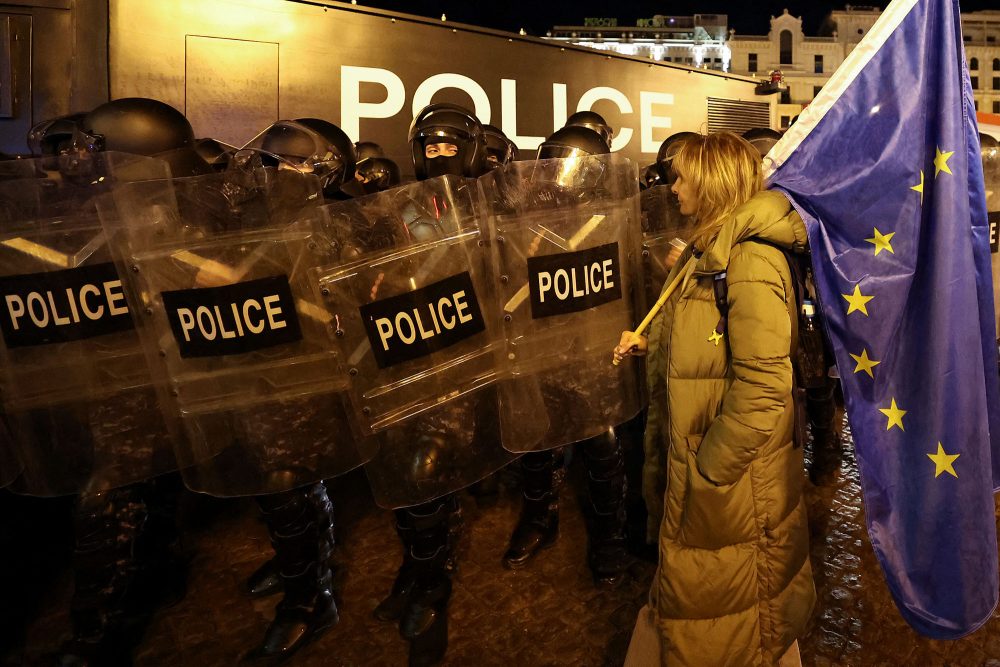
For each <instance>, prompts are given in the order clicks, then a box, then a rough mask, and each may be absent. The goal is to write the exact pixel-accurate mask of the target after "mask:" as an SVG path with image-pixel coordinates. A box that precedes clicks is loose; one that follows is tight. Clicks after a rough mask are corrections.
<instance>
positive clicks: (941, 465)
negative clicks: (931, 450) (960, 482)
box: [927, 442, 961, 478]
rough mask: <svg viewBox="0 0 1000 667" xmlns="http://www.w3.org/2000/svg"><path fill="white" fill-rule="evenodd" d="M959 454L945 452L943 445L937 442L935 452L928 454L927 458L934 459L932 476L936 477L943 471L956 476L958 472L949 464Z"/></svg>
mask: <svg viewBox="0 0 1000 667" xmlns="http://www.w3.org/2000/svg"><path fill="white" fill-rule="evenodd" d="M959 456H961V454H946V453H945V451H944V447H942V446H941V443H940V442H939V443H938V448H937V454H928V455H927V458H929V459H930V460H931V461H934V477H935V478H936V477H937V476H938V475H940V474H941V473H943V472H946V473H948V474H949V475H952V476H953V477H958V473H957V472H955V468H954V467H953V466H952V465H951V464H952V463H954V462H955V459H957V458H958V457H959Z"/></svg>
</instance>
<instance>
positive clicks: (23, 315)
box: [0, 262, 133, 348]
mask: <svg viewBox="0 0 1000 667" xmlns="http://www.w3.org/2000/svg"><path fill="white" fill-rule="evenodd" d="M0 308H2V313H0V329H2V330H3V339H4V342H6V343H7V347H9V348H13V347H28V346H31V345H47V344H49V343H64V342H67V341H72V340H81V339H83V338H93V337H94V336H103V335H104V334H109V333H115V332H118V331H126V330H128V329H131V328H133V326H132V316H131V315H129V312H128V304H127V303H126V302H125V293H124V292H123V290H122V281H121V280H120V279H119V278H118V272H117V271H115V265H114V264H111V263H110V262H108V263H106V264H94V265H92V266H81V267H79V268H76V269H65V270H63V271H46V272H44V273H30V274H22V275H19V276H4V277H3V278H0Z"/></svg>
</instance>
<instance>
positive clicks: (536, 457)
mask: <svg viewBox="0 0 1000 667" xmlns="http://www.w3.org/2000/svg"><path fill="white" fill-rule="evenodd" d="M563 462H564V451H563V449H562V448H559V449H555V450H552V449H550V450H546V451H544V452H531V453H529V454H525V455H524V456H522V457H521V471H522V473H523V477H524V481H523V486H522V494H523V496H524V500H523V504H522V506H521V516H520V518H519V519H518V522H517V526H516V527H515V528H514V533H513V534H512V535H511V538H510V546H509V547H508V548H507V552H506V553H505V554H504V555H503V564H504V565H505V566H506V567H509V568H518V567H521V566H522V565H525V564H526V563H527V562H528V561H529V560H531V558H532V557H534V555H535V554H536V553H538V552H539V551H541V550H542V549H546V548H548V547H550V546H552V545H553V544H555V542H556V539H557V538H558V537H559V489H560V487H561V486H562V482H563V479H564V478H565V475H566V472H565V466H564V465H563Z"/></svg>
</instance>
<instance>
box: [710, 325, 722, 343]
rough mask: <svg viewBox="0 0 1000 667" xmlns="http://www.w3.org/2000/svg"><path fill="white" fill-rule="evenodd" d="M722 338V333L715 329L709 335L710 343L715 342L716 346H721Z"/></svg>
mask: <svg viewBox="0 0 1000 667" xmlns="http://www.w3.org/2000/svg"><path fill="white" fill-rule="evenodd" d="M720 340H722V334H720V333H719V332H718V331H716V330H715V329H713V330H712V335H711V336H709V337H708V342H709V343H715V346H716V347H719V341H720Z"/></svg>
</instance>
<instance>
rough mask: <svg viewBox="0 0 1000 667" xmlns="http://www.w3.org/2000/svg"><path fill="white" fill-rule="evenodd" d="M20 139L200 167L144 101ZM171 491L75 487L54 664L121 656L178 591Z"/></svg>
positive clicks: (181, 124) (176, 122) (47, 147)
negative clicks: (61, 640) (69, 625)
mask: <svg viewBox="0 0 1000 667" xmlns="http://www.w3.org/2000/svg"><path fill="white" fill-rule="evenodd" d="M70 137H71V138H70ZM29 141H31V142H32V143H34V144H35V145H34V146H33V149H35V150H39V151H41V152H43V153H44V154H46V155H55V154H66V153H72V152H75V151H83V152H95V151H121V152H128V153H132V154H136V155H145V156H150V157H158V158H160V159H163V160H165V161H166V162H167V163H168V164H170V166H171V169H175V170H176V171H177V173H179V174H182V175H192V174H197V173H204V172H205V171H207V167H206V166H205V164H204V162H203V161H202V160H201V159H200V158H198V156H197V154H196V153H195V152H194V151H193V149H192V147H191V146H192V143H193V141H194V133H193V132H192V130H191V125H190V123H188V121H187V119H186V118H184V116H183V114H181V113H180V112H179V111H177V110H176V109H174V108H172V107H170V106H169V105H167V104H164V103H162V102H158V101H156V100H151V99H146V98H125V99H120V100H115V101H112V102H108V103H106V104H102V105H100V106H98V107H97V108H95V109H94V110H92V111H91V112H89V113H87V114H85V115H82V116H73V117H64V118H62V119H56V120H55V121H53V122H50V123H47V124H43V125H41V126H36V127H35V128H33V130H32V135H31V136H30V137H29ZM153 409H154V410H155V408H153ZM150 455H152V453H150ZM99 488H100V487H99ZM178 490H179V483H178V479H177V477H176V476H175V475H164V476H160V477H157V478H154V479H151V480H149V481H146V482H140V483H133V484H126V485H123V486H118V487H117V488H111V489H104V488H101V490H84V491H83V492H82V493H80V495H79V498H78V500H77V503H76V507H75V511H74V533H75V546H74V555H73V572H74V578H75V587H74V591H73V598H72V601H71V618H72V622H73V636H72V639H70V640H69V641H68V642H66V643H65V644H64V645H63V647H62V649H61V652H60V653H61V655H60V658H59V660H60V664H62V665H100V664H123V663H130V657H129V653H130V652H131V649H132V642H133V641H134V639H135V637H134V636H133V633H134V631H135V628H136V626H141V625H142V623H143V621H144V620H145V619H146V618H147V615H148V614H149V613H150V612H151V609H150V608H149V607H150V605H151V604H155V603H156V602H159V601H163V600H165V599H170V598H173V599H176V598H177V597H179V596H182V595H183V591H184V575H185V569H186V566H185V565H184V564H183V563H182V562H181V560H180V559H179V558H178V557H177V556H176V555H175V553H174V550H173V545H174V543H175V541H176V539H177V533H176V527H175V525H174V510H175V506H176V494H177V491H178Z"/></svg>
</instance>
